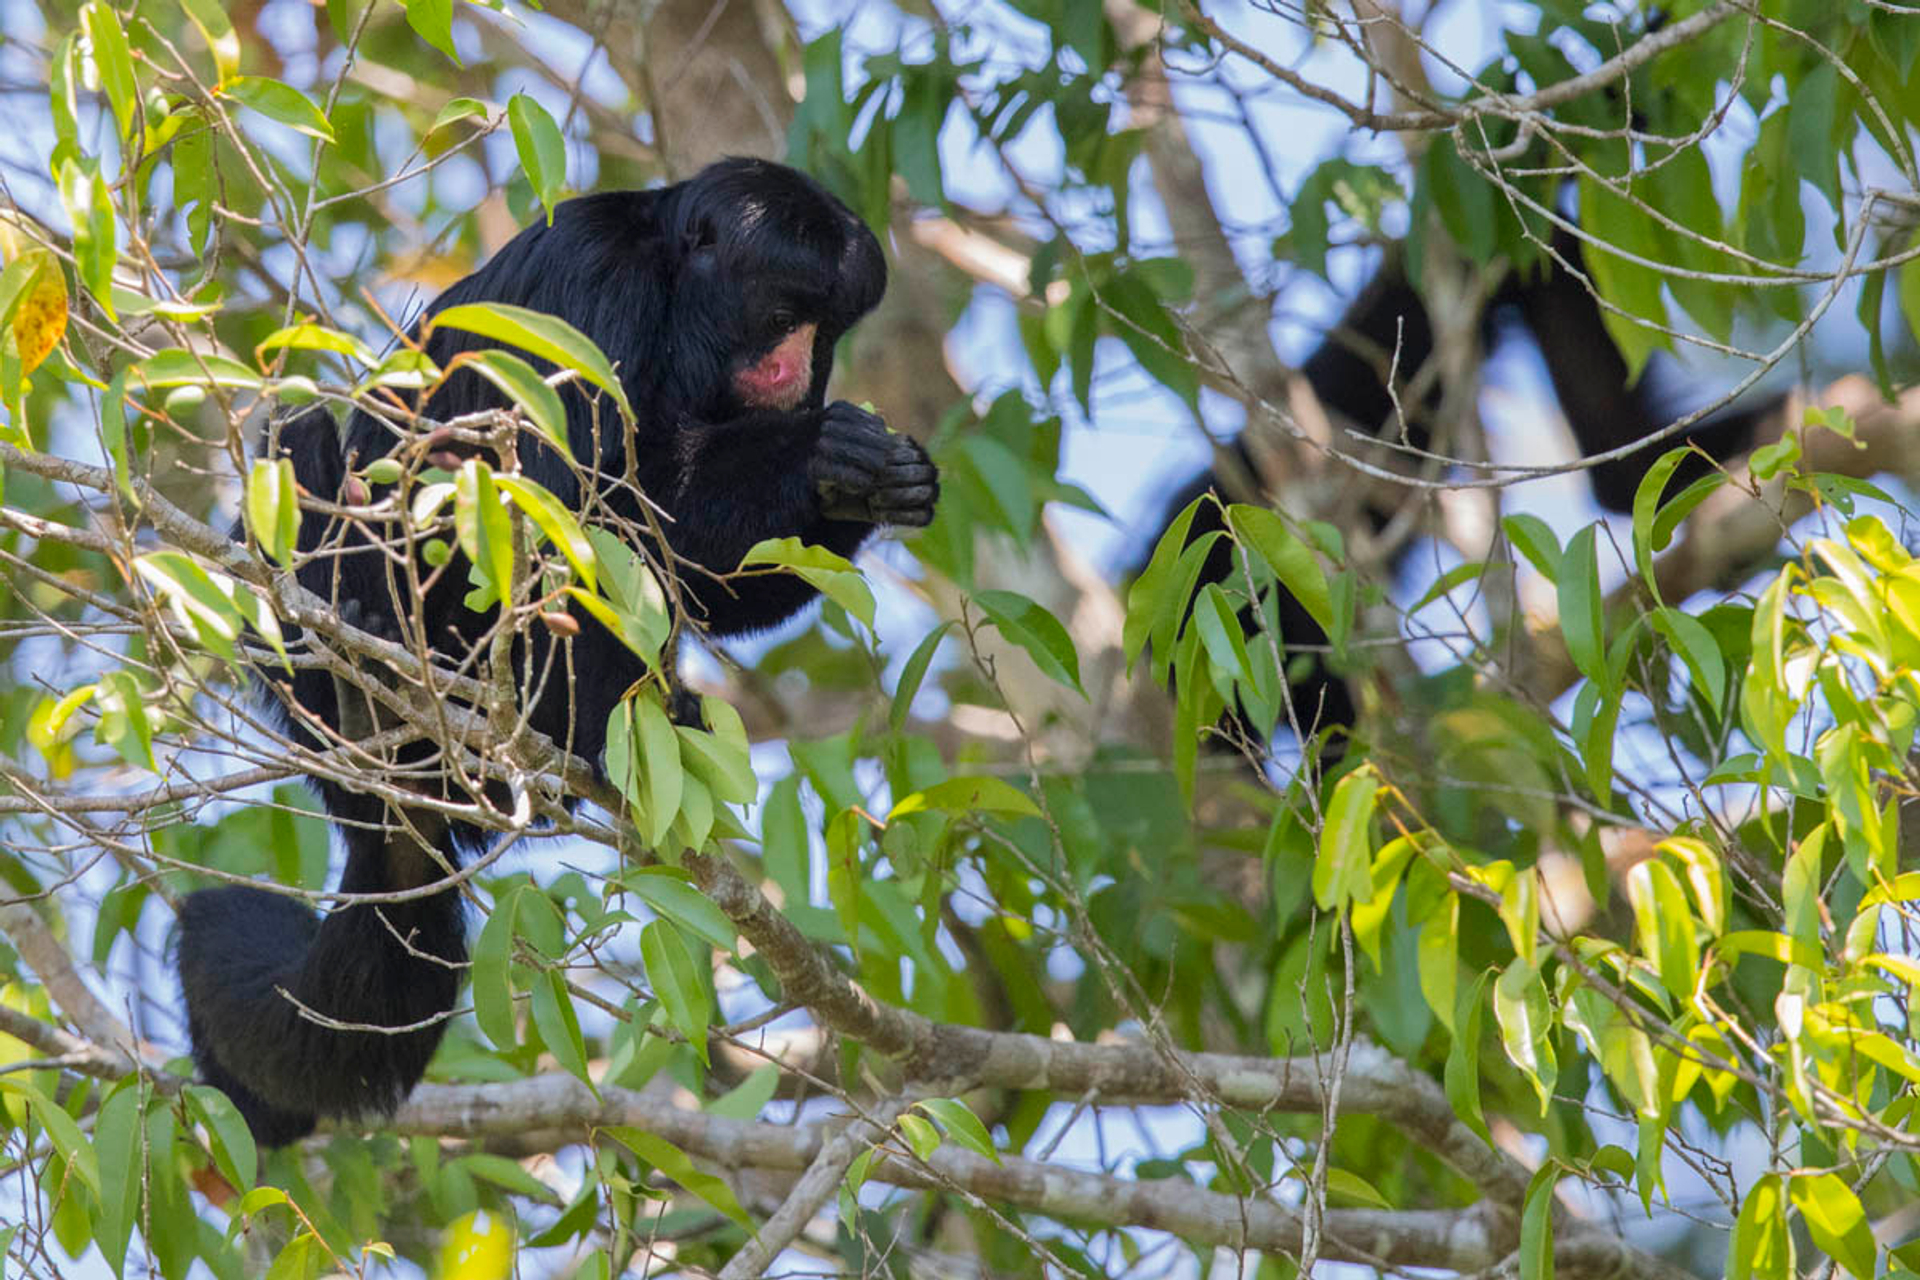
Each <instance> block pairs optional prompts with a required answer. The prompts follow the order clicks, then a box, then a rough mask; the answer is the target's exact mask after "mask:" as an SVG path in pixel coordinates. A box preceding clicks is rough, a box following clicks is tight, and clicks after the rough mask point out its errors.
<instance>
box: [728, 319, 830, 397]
mask: <svg viewBox="0 0 1920 1280" xmlns="http://www.w3.org/2000/svg"><path fill="white" fill-rule="evenodd" d="M818 331H819V326H818V325H812V324H803V325H801V326H800V327H799V328H797V329H795V330H793V331H792V332H791V333H789V334H787V336H786V337H784V338H782V339H780V341H779V342H778V343H776V344H775V345H774V348H773V350H771V351H769V352H767V353H766V354H765V355H763V356H761V357H760V358H759V359H758V360H755V361H754V362H753V363H752V364H750V365H748V366H747V367H746V368H744V369H741V370H740V371H739V372H737V373H735V374H734V375H733V393H734V395H735V396H736V397H738V399H739V401H740V403H741V404H743V405H746V406H747V407H749V408H753V409H794V408H798V407H799V405H800V404H801V402H802V401H804V400H805V399H806V398H807V393H808V392H809V391H811V390H812V389H813V339H814V335H815V334H816V333H817V332H818Z"/></svg>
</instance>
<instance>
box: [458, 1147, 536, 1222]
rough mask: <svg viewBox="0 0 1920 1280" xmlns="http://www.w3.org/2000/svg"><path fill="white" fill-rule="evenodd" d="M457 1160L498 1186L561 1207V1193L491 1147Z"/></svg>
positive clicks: (460, 1164) (470, 1171) (472, 1171)
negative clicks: (496, 1153) (493, 1150)
mask: <svg viewBox="0 0 1920 1280" xmlns="http://www.w3.org/2000/svg"><path fill="white" fill-rule="evenodd" d="M455 1163H457V1164H458V1166H459V1167H460V1168H461V1169H464V1170H466V1171H467V1172H468V1173H471V1174H472V1175H474V1176H475V1177H476V1178H485V1179H486V1180H487V1181H488V1182H491V1183H493V1184H494V1185H495V1186H496V1187H504V1188H506V1189H507V1190H508V1191H511V1192H512V1193H513V1194H514V1195H516V1196H525V1197H526V1198H527V1199H529V1200H534V1201H537V1202H539V1203H541V1204H547V1205H553V1206H554V1207H556V1208H557V1207H559V1206H560V1204H561V1199H560V1196H559V1193H558V1192H556V1191H554V1189H553V1188H552V1187H549V1186H548V1185H547V1184H546V1183H544V1182H542V1181H540V1179H538V1178H536V1177H534V1176H533V1175H532V1174H531V1173H529V1172H527V1170H526V1168H525V1167H524V1166H523V1165H521V1163H520V1162H519V1161H517V1160H510V1159H508V1158H507V1157H506V1156H497V1155H494V1154H493V1153H492V1152H490V1151H472V1152H469V1153H467V1154H466V1155H463V1156H461V1157H460V1158H459V1160H458V1161H456V1162H455Z"/></svg>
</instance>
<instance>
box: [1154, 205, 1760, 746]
mask: <svg viewBox="0 0 1920 1280" xmlns="http://www.w3.org/2000/svg"><path fill="white" fill-rule="evenodd" d="M1552 246H1553V250H1554V254H1553V256H1550V257H1549V258H1548V260H1547V262H1546V263H1545V265H1544V267H1543V268H1542V269H1541V270H1539V271H1537V272H1536V273H1535V274H1531V275H1526V274H1521V273H1517V272H1510V273H1508V276H1507V278H1506V280H1505V281H1504V283H1503V284H1502V286H1501V288H1500V289H1499V291H1498V292H1496V293H1495V294H1494V295H1493V297H1492V298H1491V299H1489V300H1488V304H1487V307H1486V309H1485V310H1484V311H1483V312H1482V313H1481V316H1480V321H1481V328H1482V336H1483V338H1484V340H1485V342H1486V343H1487V345H1488V346H1492V345H1494V344H1496V343H1498V342H1499V341H1501V340H1503V339H1504V338H1505V337H1507V336H1509V335H1513V336H1519V335H1521V334H1524V335H1525V336H1527V337H1530V338H1531V339H1532V341H1533V342H1534V344H1535V345H1536V347H1538V349H1539V351H1540V355H1541V358H1542V360H1543V361H1544V363H1545V364H1546V368H1547V374H1548V377H1549V378H1550V379H1551V381H1552V383H1553V389H1554V395H1555V397H1556V398H1557V399H1558V400H1559V402H1560V408H1561V411H1562V412H1563V413H1564V414H1565V415H1566V418H1567V425H1568V427H1569V428H1570V429H1571V431H1572V433H1573V437H1574V440H1575V442H1576V443H1577V444H1578V445H1579V447H1580V452H1581V453H1582V454H1583V455H1587V456H1591V455H1594V454H1600V453H1610V452H1612V451H1613V450H1615V449H1618V448H1620V447H1622V446H1624V445H1629V444H1633V443H1635V442H1636V441H1640V440H1644V439H1645V438H1647V437H1648V436H1650V435H1652V434H1653V433H1654V432H1656V431H1658V430H1659V429H1660V428H1661V427H1663V426H1665V425H1666V424H1667V422H1669V421H1670V420H1671V419H1672V417H1673V416H1674V415H1673V413H1672V411H1671V410H1672V406H1671V405H1670V404H1669V403H1667V401H1666V398H1665V397H1664V396H1663V394H1662V390H1661V385H1660V379H1659V376H1658V375H1659V373H1660V372H1661V369H1660V367H1659V363H1658V362H1660V361H1662V359H1663V357H1662V356H1660V354H1659V353H1655V355H1654V357H1653V362H1652V363H1650V364H1649V367H1648V369H1647V370H1646V371H1644V372H1643V374H1642V376H1641V377H1640V378H1638V379H1637V380H1636V379H1634V378H1632V377H1631V376H1630V375H1629V371H1628V369H1627V362H1626V358H1625V357H1624V356H1623V355H1621V353H1620V348H1619V347H1618V346H1617V345H1615V343H1614V341H1613V338H1612V335H1610V334H1609V333H1608V332H1607V328H1606V325H1605V324H1604V323H1603V322H1602V320H1601V313H1600V305H1599V303H1598V302H1596V301H1595V300H1594V297H1593V294H1592V292H1591V290H1590V288H1589V286H1588V284H1587V282H1586V281H1584V280H1582V279H1581V278H1580V276H1579V275H1576V274H1575V272H1576V271H1579V272H1581V273H1583V274H1584V271H1585V260H1584V255H1583V253H1582V250H1581V246H1580V241H1579V238H1578V237H1576V236H1574V235H1573V234H1572V233H1571V232H1568V231H1565V230H1558V231H1556V232H1555V233H1554V236H1553V240H1552ZM1562 264H1566V265H1562ZM1433 351H1434V333H1433V323H1432V319H1431V318H1430V317H1429V316H1428V314H1427V310H1426V305H1425V303H1424V301H1423V300H1422V299H1421V297H1420V294H1419V292H1418V290H1416V289H1415V288H1414V287H1413V284H1412V283H1411V282H1410V281H1409V280H1408V279H1407V275H1406V267H1405V263H1404V262H1403V261H1401V259H1400V258H1399V256H1398V255H1397V254H1389V255H1388V257H1387V259H1386V261H1385V262H1383V263H1382V264H1381V266H1380V268H1379V270H1378V271H1376V272H1375V274H1374V276H1373V278H1372V279H1371V280H1369V281H1368V283H1367V285H1366V287H1365V288H1363V289H1362V290H1361V291H1360V294H1359V296H1358V297H1356V298H1355V299H1354V301H1353V303H1352V305H1351V306H1349V307H1348V309H1347V311H1346V312H1345V314H1344V315H1343V316H1342V317H1341V320H1340V323H1339V324H1338V325H1337V326H1336V327H1335V328H1334V330H1333V331H1332V332H1331V333H1329V334H1328V336H1327V337H1326V339H1325V340H1324V341H1323V342H1322V343H1321V344H1320V345H1319V346H1318V347H1316V348H1315V349H1314V350H1313V352H1312V353H1311V354H1310V355H1309V356H1308V357H1307V359H1306V361H1305V362H1304V363H1303V364H1302V365H1301V367H1300V372H1301V375H1302V376H1303V377H1304V378H1306V380H1307V382H1308V383H1309V385H1311V386H1312V387H1313V390H1314V394H1315V395H1316V396H1317V397H1318V398H1319V400H1320V403H1321V404H1322V405H1323V406H1325V407H1326V408H1327V409H1328V410H1329V411H1330V412H1331V413H1332V414H1333V415H1334V417H1335V418H1336V419H1338V420H1340V421H1343V422H1345V423H1347V424H1349V425H1351V426H1353V427H1354V428H1356V429H1360V430H1371V431H1376V432H1379V433H1381V434H1383V435H1386V436H1388V437H1390V438H1394V439H1398V438H1399V437H1400V431H1401V428H1402V425H1403V424H1402V422H1401V421H1400V415H1401V414H1404V415H1405V422H1404V427H1405V433H1406V434H1405V438H1406V441H1407V443H1409V444H1410V445H1412V446H1413V447H1414V448H1417V449H1426V448H1428V447H1429V445H1430V443H1431V440H1432V435H1431V431H1430V430H1429V427H1428V423H1427V417H1428V415H1429V414H1430V413H1431V412H1432V411H1433V410H1434V409H1436V408H1437V407H1438V405H1439V403H1440V398H1441V388H1440V387H1439V386H1438V384H1437V381H1436V382H1433V383H1429V384H1428V386H1427V388H1426V394H1425V395H1416V394H1412V393H1411V389H1410V388H1409V387H1408V385H1407V383H1408V381H1409V380H1412V379H1414V378H1415V377H1416V376H1417V375H1418V374H1419V372H1420V371H1421V370H1422V368H1423V367H1424V366H1425V365H1426V364H1427V362H1428V361H1429V359H1431V357H1432V356H1433ZM1390 372H1391V374H1392V375H1393V376H1394V377H1395V378H1396V379H1397V380H1398V381H1399V385H1397V386H1395V387H1393V388H1392V390H1391V391H1390V390H1389V386H1388V377H1389V374H1390ZM1396 393H1397V394H1396ZM1781 400H1782V397H1781V395H1779V394H1778V393H1775V394H1771V395H1768V394H1764V393H1762V394H1758V395H1754V396H1751V397H1748V398H1746V399H1744V400H1742V401H1741V402H1739V403H1737V404H1734V405H1730V406H1727V407H1726V408H1723V409H1721V410H1719V411H1717V412H1715V413H1713V414H1711V415H1709V416H1708V417H1706V418H1705V419H1703V420H1701V421H1700V422H1697V423H1694V424H1693V425H1692V426H1691V427H1689V428H1688V429H1687V431H1686V432H1685V434H1684V435H1683V436H1680V437H1677V438H1671V439H1668V440H1666V441H1665V442H1663V443H1661V444H1660V445H1658V446H1651V447H1648V448H1644V449H1641V450H1640V451H1639V452H1637V453H1631V454H1628V455H1626V456H1625V457H1621V458H1615V459H1612V460H1611V461H1608V462H1602V463H1598V464H1596V465H1594V466H1592V467H1589V468H1588V469H1587V475H1588V476H1589V477H1590V479H1591V483H1592V485H1593V496H1594V501H1595V502H1597V503H1598V504H1599V505H1600V506H1601V507H1602V508H1604V509H1606V510H1608V511H1620V512H1626V511H1631V510H1632V509H1633V498H1634V494H1635V493H1636V492H1637V491H1638V489H1639V486H1640V481H1641V478H1642V477H1644V476H1645V475H1646V473H1647V469H1648V468H1649V467H1651V466H1652V465H1653V463H1654V461H1655V460H1656V459H1657V458H1658V457H1659V456H1660V455H1661V454H1662V453H1664V452H1665V451H1666V450H1667V449H1669V448H1671V447H1673V446H1675V445H1678V444H1683V443H1691V444H1693V445H1695V446H1697V447H1698V448H1699V449H1700V450H1701V452H1702V453H1703V454H1704V455H1705V456H1704V457H1703V456H1699V455H1695V456H1694V457H1692V458H1689V459H1687V460H1686V461H1685V462H1683V463H1682V464H1681V466H1680V467H1679V468H1678V469H1677V470H1676V471H1675V473H1674V475H1673V476H1672V478H1671V479H1670V480H1669V481H1668V492H1669V493H1672V492H1674V491H1676V490H1677V489H1679V488H1680V487H1683V486H1685V485H1686V484H1688V483H1691V482H1692V481H1693V480H1694V479H1695V478H1697V477H1698V476H1700V475H1702V474H1704V473H1705V472H1706V470H1707V469H1708V467H1709V466H1710V465H1711V464H1710V463H1709V462H1708V461H1707V459H1708V458H1712V459H1714V460H1715V461H1721V462H1724V461H1726V460H1728V459H1730V458H1733V457H1736V456H1738V455H1739V454H1741V453H1743V452H1745V451H1746V450H1748V449H1750V448H1752V447H1753V445H1754V444H1755V443H1756V441H1755V434H1756V432H1757V431H1758V430H1759V428H1760V427H1761V426H1762V425H1763V424H1764V423H1765V422H1766V421H1767V419H1768V418H1769V417H1770V416H1772V415H1773V414H1774V413H1776V412H1777V411H1778V409H1779V406H1780V403H1781ZM1396 403H1397V408H1396ZM1229 447H1230V449H1231V450H1232V452H1233V457H1232V459H1231V460H1230V467H1231V470H1232V471H1234V472H1237V474H1238V476H1239V477H1240V480H1239V481H1238V482H1236V481H1233V480H1223V474H1224V473H1225V472H1226V471H1227V470H1228V468H1226V467H1222V468H1209V469H1208V470H1207V471H1205V472H1202V473H1201V474H1199V475H1197V476H1195V477H1193V478H1192V479H1190V480H1188V481H1187V482H1186V483H1185V484H1183V485H1182V486H1181V487H1180V488H1179V489H1178V490H1176V491H1175V493H1174V495H1173V496H1172V498H1171V499H1170V500H1169V501H1168V504H1167V508H1166V514H1165V516H1164V517H1163V518H1162V519H1161V521H1160V522H1159V524H1158V525H1157V526H1156V527H1157V528H1159V529H1163V530H1164V529H1165V528H1166V527H1167V526H1168V525H1169V524H1170V523H1171V522H1172V519H1173V517H1174V516H1175V515H1177V514H1178V513H1179V512H1181V511H1182V510H1184V509H1185V508H1186V506H1187V504H1188V503H1190V502H1192V501H1193V500H1194V499H1195V498H1197V497H1199V496H1200V495H1201V494H1203V493H1206V492H1209V491H1212V492H1214V493H1215V494H1217V495H1219V496H1220V497H1221V499H1222V501H1227V502H1233V501H1246V500H1248V495H1246V494H1245V493H1244V492H1236V483H1240V484H1244V482H1245V480H1246V479H1247V478H1251V479H1252V481H1253V482H1254V483H1255V484H1258V483H1259V482H1260V473H1259V469H1258V466H1257V464H1256V462H1255V460H1254V458H1253V457H1252V455H1251V454H1250V453H1249V451H1248V449H1247V447H1246V445H1245V443H1244V442H1241V441H1236V442H1234V443H1233V444H1232V445H1231V446H1229ZM1370 514H1371V515H1372V518H1373V519H1374V522H1375V525H1376V527H1377V528H1383V527H1385V524H1386V520H1387V518H1388V516H1389V515H1390V514H1391V513H1389V512H1373V513H1370ZM1224 528H1225V525H1224V523H1223V522H1222V520H1221V519H1220V512H1219V509H1218V508H1217V507H1213V506H1211V505H1210V504H1209V505H1203V506H1202V507H1201V508H1200V510H1199V511H1198V512H1196V513H1195V516H1194V519H1193V523H1192V524H1191V526H1189V529H1188V534H1187V537H1188V540H1189V541H1191V540H1193V539H1195V538H1199V537H1202V536H1204V535H1205V534H1207V533H1209V532H1211V531H1214V530H1223V529H1224ZM1155 541H1156V542H1157V541H1158V537H1157V536H1156V538H1155ZM1147 551H1148V553H1149V554H1150V553H1151V551H1152V548H1151V547H1148V548H1147ZM1144 565H1145V562H1144V561H1142V562H1141V564H1140V565H1139V566H1138V567H1137V568H1136V572H1137V571H1138V568H1143V567H1144ZM1233 572H1234V560H1233V555H1232V550H1231V547H1230V545H1229V544H1227V543H1225V542H1224V541H1223V542H1216V543H1215V544H1214V548H1213V550H1212V551H1211V552H1210V553H1209V554H1208V556H1207V559H1206V562H1205V563H1204V565H1203V566H1202V568H1201V571H1200V575H1199V579H1198V582H1197V583H1196V587H1195V589H1196V590H1198V588H1199V585H1201V584H1205V583H1208V582H1221V581H1225V580H1226V579H1227V578H1228V577H1229V575H1231V574H1232V573H1233ZM1274 606H1275V616H1276V619H1277V623H1278V632H1279V634H1280V636H1281V638H1282V639H1283V641H1285V643H1286V644H1288V645H1289V646H1300V647H1303V648H1305V649H1307V650H1310V651H1311V650H1318V649H1320V648H1322V647H1324V646H1325V645H1326V643H1327V635H1326V633H1325V632H1324V631H1322V630H1321V629H1320V626H1319V624H1318V623H1316V622H1315V621H1314V620H1313V617H1312V615H1310V614H1309V613H1308V612H1307V611H1306V610H1305V609H1304V608H1302V607H1301V605H1300V603H1299V602H1298V601H1296V600H1295V599H1293V597H1292V596H1290V595H1288V594H1287V593H1286V592H1284V591H1281V592H1279V593H1278V595H1277V598H1276V599H1275V601H1274ZM1242 624H1243V625H1246V626H1248V627H1249V628H1250V627H1251V618H1249V617H1247V616H1245V615H1244V614H1243V616H1242ZM1289 688H1290V690H1291V696H1292V699H1293V705H1294V710H1295V713H1296V715H1297V717H1298V719H1299V722H1300V725H1301V728H1302V729H1303V730H1305V731H1307V732H1309V733H1311V732H1313V731H1314V730H1315V729H1327V728H1344V727H1346V726H1349V725H1351V724H1352V723H1353V722H1354V720H1355V718H1356V716H1357V715H1358V708H1357V707H1356V706H1355V705H1354V701H1353V694H1352V691H1351V690H1350V689H1349V688H1348V686H1347V682H1346V680H1345V679H1344V678H1342V677H1341V676H1340V675H1339V674H1338V673H1336V672H1334V671H1333V670H1331V669H1330V668H1329V667H1328V666H1327V664H1326V662H1325V661H1324V660H1322V659H1320V658H1318V657H1314V658H1312V659H1311V660H1309V661H1308V662H1306V663H1303V664H1300V666H1298V667H1296V669H1295V679H1294V680H1293V681H1292V682H1291V683H1290V685H1289ZM1237 728H1238V730H1239V731H1240V732H1243V733H1250V734H1251V735H1253V737H1254V738H1255V739H1258V738H1261V737H1264V736H1265V734H1266V732H1267V730H1268V729H1270V728H1271V726H1266V725H1252V724H1247V723H1245V722H1241V723H1239V724H1238V726H1237ZM1335 745H1336V749H1337V744H1335Z"/></svg>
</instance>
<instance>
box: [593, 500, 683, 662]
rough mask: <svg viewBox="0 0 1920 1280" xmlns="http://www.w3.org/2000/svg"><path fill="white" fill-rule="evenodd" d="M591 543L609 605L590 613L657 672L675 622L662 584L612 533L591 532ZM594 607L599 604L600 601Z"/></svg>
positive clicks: (597, 530)
mask: <svg viewBox="0 0 1920 1280" xmlns="http://www.w3.org/2000/svg"><path fill="white" fill-rule="evenodd" d="M587 541H588V542H589V543H591V544H592V545H593V551H594V556H595V558H596V559H597V560H598V562H599V565H600V580H599V582H600V591H601V594H603V595H604V596H606V598H607V602H608V603H607V604H605V605H600V607H599V608H594V607H592V606H591V605H590V606H589V609H588V611H589V612H590V613H592V614H593V616H594V617H595V618H596V619H598V620H599V621H600V624H601V625H602V626H604V627H606V628H607V630H608V631H611V632H612V633H613V634H614V635H616V636H619V637H620V640H621V642H622V643H623V644H625V645H626V646H627V647H628V648H629V649H632V650H633V651H634V652H635V653H637V654H639V655H640V656H641V657H642V658H645V659H646V661H647V665H648V666H650V667H654V668H656V669H657V668H658V667H659V659H660V646H661V645H663V644H665V643H666V642H667V636H668V634H669V633H670V632H671V630H672V627H673V619H672V618H671V617H669V616H668V613H667V594H666V592H665V591H662V590H661V589H660V580H659V579H658V578H655V577H654V576H653V570H652V569H650V568H648V567H647V562H646V561H645V560H642V559H641V558H640V557H639V555H637V554H636V553H635V552H634V550H633V548H632V547H630V546H628V545H627V544H626V543H624V542H622V541H621V540H620V539H619V537H617V536H616V535H615V534H614V533H613V531H612V530H609V529H600V528H594V529H589V530H587ZM569 594H572V595H575V596H576V598H579V599H580V600H581V602H582V603H583V604H587V603H588V601H589V599H590V597H584V596H583V595H581V594H580V593H578V592H571V591H570V592H569ZM592 603H593V604H596V605H597V604H599V602H598V601H593V602H592ZM609 609H610V610H611V612H610V613H609V612H608V610H609ZM610 619H611V620H610Z"/></svg>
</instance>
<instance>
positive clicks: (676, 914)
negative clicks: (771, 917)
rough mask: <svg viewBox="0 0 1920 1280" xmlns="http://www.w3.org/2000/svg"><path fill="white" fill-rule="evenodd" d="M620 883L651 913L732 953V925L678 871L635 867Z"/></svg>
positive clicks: (733, 931)
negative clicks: (638, 898) (649, 909)
mask: <svg viewBox="0 0 1920 1280" xmlns="http://www.w3.org/2000/svg"><path fill="white" fill-rule="evenodd" d="M623 883H624V884H625V885H626V887H627V888H629V889H631V890H632V891H633V892H634V893H635V894H637V895H638V896H639V897H640V900H641V901H643V902H645V903H646V904H647V905H648V906H649V907H651V908H653V910H654V911H656V912H657V913H659V914H660V915H661V916H664V917H665V918H666V919H668V920H671V921H673V922H674V923H675V924H677V925H680V926H681V927H683V928H685V929H687V930H690V931H691V932H692V933H694V934H696V935H698V936H699V937H701V938H704V939H705V940H706V941H707V942H709V943H710V944H712V945H713V946H715V947H717V948H719V949H720V950H722V951H732V950H733V949H734V946H735V945H736V943H737V941H738V938H737V931H736V930H735V929H734V927H733V921H731V920H729V919H727V915H726V913H725V912H724V911H722V910H720V908H719V907H717V906H715V905H714V902H713V899H711V898H709V897H707V895H705V894H704V893H701V892H700V891H699V890H698V889H696V888H694V887H693V885H692V884H691V883H690V882H689V881H688V879H687V873H686V872H684V871H682V870H680V869H679V868H677V867H636V868H634V869H633V870H632V871H630V872H628V873H627V875H626V877H625V879H624V881H623Z"/></svg>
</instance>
